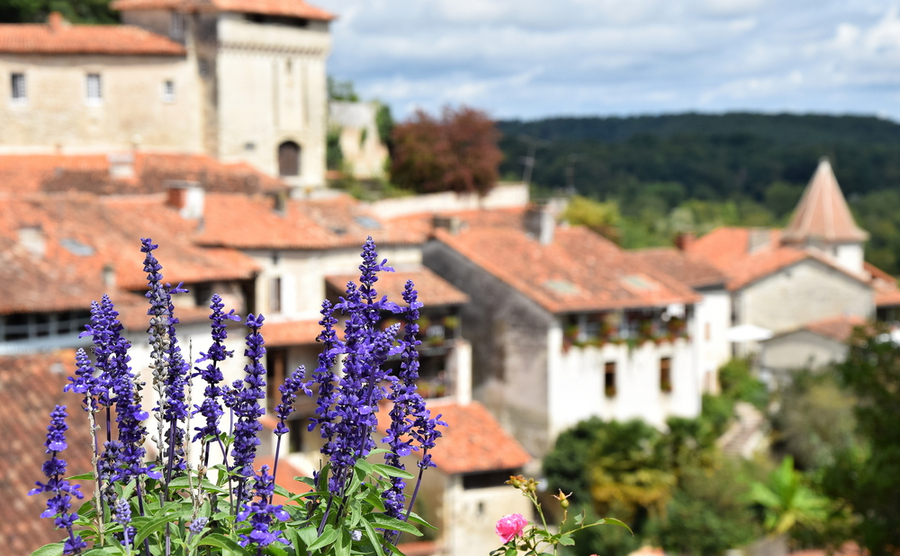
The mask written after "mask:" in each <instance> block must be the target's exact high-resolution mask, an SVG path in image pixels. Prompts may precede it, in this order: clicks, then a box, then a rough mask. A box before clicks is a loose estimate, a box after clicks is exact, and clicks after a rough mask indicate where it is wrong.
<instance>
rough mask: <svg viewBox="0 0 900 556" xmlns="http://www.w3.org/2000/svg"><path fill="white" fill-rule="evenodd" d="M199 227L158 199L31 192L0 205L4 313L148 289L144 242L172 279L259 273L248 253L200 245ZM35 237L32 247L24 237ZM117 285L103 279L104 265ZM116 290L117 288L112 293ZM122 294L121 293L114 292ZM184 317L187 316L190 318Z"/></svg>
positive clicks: (81, 304) (71, 305)
mask: <svg viewBox="0 0 900 556" xmlns="http://www.w3.org/2000/svg"><path fill="white" fill-rule="evenodd" d="M194 225H195V223H194V222H191V221H187V220H185V219H183V218H181V216H179V215H178V213H177V211H175V210H174V209H168V208H165V207H163V204H162V201H161V199H159V198H155V197H153V196H144V197H134V198H124V197H120V198H110V197H105V198H103V197H95V196H92V195H87V194H82V193H78V194H58V195H31V196H23V197H18V198H6V199H3V200H2V202H0V263H2V264H0V294H2V295H0V314H8V313H16V312H39V311H59V310H66V309H76V308H80V309H85V308H88V307H89V306H90V302H91V301H92V300H97V299H99V298H100V296H101V295H102V294H103V293H104V292H109V293H110V294H112V295H113V300H114V301H116V298H117V297H121V296H122V295H123V294H122V293H121V292H122V290H132V291H139V290H143V289H144V288H145V287H146V276H145V273H144V272H143V270H142V261H143V255H142V254H141V253H140V239H141V238H142V237H152V238H153V240H154V242H156V243H158V244H159V245H160V248H159V250H158V252H157V257H158V258H159V260H160V261H162V264H163V274H164V276H165V278H166V280H167V281H170V282H172V283H178V282H181V281H183V282H185V283H187V284H192V283H198V282H212V281H220V280H246V279H250V278H252V277H253V276H254V275H255V273H256V272H257V271H258V265H257V264H256V263H255V262H254V261H253V259H251V258H250V257H248V256H246V255H244V254H242V253H240V252H236V251H231V250H228V251H226V250H219V249H215V250H209V249H203V248H200V247H197V246H195V245H194V244H193V243H192V242H191V241H190V233H191V231H192V229H193V226H194ZM23 230H24V231H25V232H26V233H27V234H31V235H32V236H34V239H35V242H34V249H37V248H38V247H41V246H42V249H43V253H40V252H39V251H33V250H30V249H29V247H28V243H27V241H22V240H20V234H22V233H23ZM106 267H110V268H112V269H113V271H114V273H115V280H116V287H113V288H110V287H109V286H107V285H106V284H105V283H104V280H103V276H104V269H105V268H106ZM110 290H112V291H110ZM117 292H118V293H117ZM186 316H187V315H186Z"/></svg>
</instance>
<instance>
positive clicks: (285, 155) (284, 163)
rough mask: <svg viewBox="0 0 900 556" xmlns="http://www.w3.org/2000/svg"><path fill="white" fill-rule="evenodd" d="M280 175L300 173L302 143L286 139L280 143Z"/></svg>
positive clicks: (297, 174)
mask: <svg viewBox="0 0 900 556" xmlns="http://www.w3.org/2000/svg"><path fill="white" fill-rule="evenodd" d="M278 175H280V176H299V175H300V145H298V144H297V143H294V142H293V141H285V142H284V143H282V144H280V145H278Z"/></svg>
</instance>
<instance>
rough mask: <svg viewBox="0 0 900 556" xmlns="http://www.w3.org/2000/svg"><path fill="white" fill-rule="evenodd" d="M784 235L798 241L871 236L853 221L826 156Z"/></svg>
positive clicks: (804, 193) (790, 239) (836, 239)
mask: <svg viewBox="0 0 900 556" xmlns="http://www.w3.org/2000/svg"><path fill="white" fill-rule="evenodd" d="M782 238H783V240H784V241H789V242H798V243H799V242H805V241H809V240H810V239H818V240H825V241H850V242H856V241H865V240H866V239H868V238H869V234H867V233H866V232H865V231H864V230H862V229H861V228H860V227H859V226H857V225H856V222H855V221H854V220H853V215H852V214H851V213H850V207H848V206H847V201H846V200H845V199H844V194H843V193H841V188H840V186H839V185H838V182H837V179H836V178H835V177H834V172H833V171H832V169H831V164H830V163H829V162H828V159H827V158H822V159H821V160H820V161H819V166H818V167H817V168H816V172H815V173H814V174H813V177H812V179H810V180H809V185H807V186H806V190H805V191H804V192H803V197H801V198H800V203H799V204H798V205H797V208H796V209H795V210H794V215H793V217H792V218H791V222H790V223H789V224H788V225H787V228H785V229H784V232H783V233H782Z"/></svg>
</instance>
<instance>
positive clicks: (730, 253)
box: [687, 228, 868, 291]
mask: <svg viewBox="0 0 900 556" xmlns="http://www.w3.org/2000/svg"><path fill="white" fill-rule="evenodd" d="M780 239H781V232H780V231H779V230H769V229H751V228H717V229H715V230H713V231H711V232H709V233H708V234H706V235H704V236H703V237H701V238H700V239H697V240H696V241H694V242H692V243H691V245H690V246H689V247H688V250H687V253H688V254H690V255H693V256H695V257H698V258H700V259H701V260H704V261H706V262H708V263H710V264H712V265H713V266H715V267H716V268H718V269H719V270H720V271H722V272H724V273H725V274H726V275H727V276H728V278H729V279H728V283H727V288H728V289H729V290H731V291H734V290H738V289H741V288H743V287H745V286H747V285H749V284H751V283H753V282H755V281H757V280H759V279H761V278H764V277H766V276H768V275H770V274H772V273H773V272H777V271H779V270H781V269H783V268H786V267H788V266H790V265H793V264H796V263H798V262H800V261H802V260H806V259H814V260H816V261H819V262H820V263H822V264H825V265H827V266H829V267H831V268H833V269H835V270H837V271H839V272H841V273H842V274H845V275H847V276H850V277H851V278H854V279H856V280H860V281H863V282H867V281H868V280H867V279H866V277H865V276H863V275H862V274H857V273H854V272H850V271H848V270H847V269H846V268H844V267H842V266H840V265H838V264H836V263H835V261H834V260H832V259H831V258H829V257H827V256H825V255H824V254H822V253H820V252H819V251H817V250H815V249H805V248H802V247H800V246H793V245H783V244H782V243H781V240H780ZM753 244H755V245H753ZM751 246H752V247H754V248H753V249H751Z"/></svg>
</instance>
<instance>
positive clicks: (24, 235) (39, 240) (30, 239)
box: [19, 225, 47, 257]
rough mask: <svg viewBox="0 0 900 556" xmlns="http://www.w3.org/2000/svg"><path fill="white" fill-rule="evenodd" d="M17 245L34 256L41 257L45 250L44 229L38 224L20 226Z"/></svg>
mask: <svg viewBox="0 0 900 556" xmlns="http://www.w3.org/2000/svg"><path fill="white" fill-rule="evenodd" d="M19 245H21V246H22V247H23V248H24V249H25V250H26V251H28V252H29V253H31V254H32V255H34V256H36V257H43V256H44V253H46V251H47V240H46V238H45V237H44V230H43V229H42V228H41V227H40V226H39V225H38V226H22V227H21V228H19Z"/></svg>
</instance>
